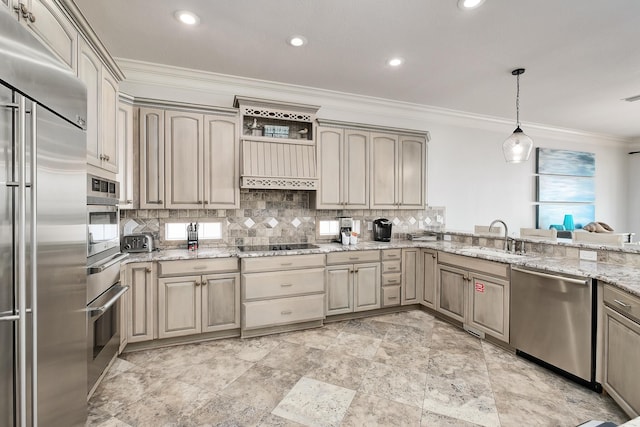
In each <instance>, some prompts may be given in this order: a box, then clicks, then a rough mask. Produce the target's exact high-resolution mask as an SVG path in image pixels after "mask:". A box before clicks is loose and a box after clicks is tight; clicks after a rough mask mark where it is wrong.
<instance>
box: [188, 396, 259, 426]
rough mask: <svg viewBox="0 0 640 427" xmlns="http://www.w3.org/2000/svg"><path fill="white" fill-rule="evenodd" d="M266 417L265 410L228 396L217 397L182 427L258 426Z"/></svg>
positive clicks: (196, 412) (202, 407)
mask: <svg viewBox="0 0 640 427" xmlns="http://www.w3.org/2000/svg"><path fill="white" fill-rule="evenodd" d="M265 415H266V413H265V411H264V410H261V409H257V408H254V407H253V406H250V405H248V404H247V403H246V402H241V401H239V400H237V399H234V398H229V397H226V396H216V397H215V398H213V399H212V400H210V401H208V402H207V403H206V404H205V405H203V406H201V407H200V408H199V409H198V410H196V411H195V412H194V413H193V414H192V415H191V418H190V419H189V420H185V421H183V423H182V424H181V425H180V427H191V426H256V425H258V423H259V422H260V420H261V419H262V418H264V416H265Z"/></svg>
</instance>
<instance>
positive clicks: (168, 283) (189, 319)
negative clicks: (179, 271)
mask: <svg viewBox="0 0 640 427" xmlns="http://www.w3.org/2000/svg"><path fill="white" fill-rule="evenodd" d="M201 280H202V277H200V276H185V277H171V278H160V279H158V338H171V337H179V336H183V335H191V334H197V333H200V331H201V330H202V327H201V324H202V304H201V292H200V285H201Z"/></svg>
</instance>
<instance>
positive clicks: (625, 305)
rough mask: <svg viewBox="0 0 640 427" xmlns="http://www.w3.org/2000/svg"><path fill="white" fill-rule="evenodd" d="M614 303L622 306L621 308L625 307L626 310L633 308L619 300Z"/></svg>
mask: <svg viewBox="0 0 640 427" xmlns="http://www.w3.org/2000/svg"><path fill="white" fill-rule="evenodd" d="M613 301H614V302H615V303H616V304H618V305H619V306H621V307H624V308H631V304H627V303H624V302H622V301H620V300H618V299H614V300H613Z"/></svg>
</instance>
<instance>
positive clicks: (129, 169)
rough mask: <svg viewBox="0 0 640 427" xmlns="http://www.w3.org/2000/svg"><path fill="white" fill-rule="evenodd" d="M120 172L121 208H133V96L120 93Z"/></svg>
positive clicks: (117, 177) (118, 137)
mask: <svg viewBox="0 0 640 427" xmlns="http://www.w3.org/2000/svg"><path fill="white" fill-rule="evenodd" d="M116 122H117V125H118V129H117V136H116V140H117V142H118V148H117V152H118V173H117V174H116V181H118V182H119V183H120V209H133V208H135V207H136V205H135V204H134V199H135V193H134V188H135V187H134V186H135V177H134V174H133V171H134V167H133V163H134V161H135V157H134V149H133V138H134V125H135V116H134V113H133V98H131V97H129V96H127V95H123V94H120V96H119V102H118V117H117V119H116Z"/></svg>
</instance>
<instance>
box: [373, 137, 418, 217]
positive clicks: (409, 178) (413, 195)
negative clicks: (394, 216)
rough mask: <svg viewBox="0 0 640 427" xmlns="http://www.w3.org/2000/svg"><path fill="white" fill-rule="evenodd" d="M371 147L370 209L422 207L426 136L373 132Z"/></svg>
mask: <svg viewBox="0 0 640 427" xmlns="http://www.w3.org/2000/svg"><path fill="white" fill-rule="evenodd" d="M370 150H371V155H370V156H371V161H370V165H371V166H370V167H371V191H370V192H371V195H370V198H369V204H370V208H371V209H422V208H424V206H425V203H426V151H427V140H426V137H424V136H414V135H402V134H400V135H398V134H390V133H377V132H372V133H371V148H370Z"/></svg>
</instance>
